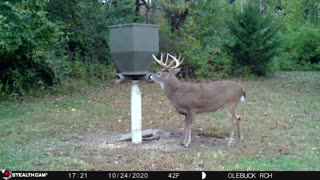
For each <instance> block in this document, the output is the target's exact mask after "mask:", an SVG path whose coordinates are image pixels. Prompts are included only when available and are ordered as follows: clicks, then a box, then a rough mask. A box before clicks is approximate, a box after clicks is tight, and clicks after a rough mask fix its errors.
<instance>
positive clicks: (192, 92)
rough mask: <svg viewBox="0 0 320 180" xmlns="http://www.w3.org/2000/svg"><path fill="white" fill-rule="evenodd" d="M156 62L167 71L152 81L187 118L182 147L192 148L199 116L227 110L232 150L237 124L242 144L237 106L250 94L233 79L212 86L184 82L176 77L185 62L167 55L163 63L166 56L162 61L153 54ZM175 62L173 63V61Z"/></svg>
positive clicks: (162, 70)
mask: <svg viewBox="0 0 320 180" xmlns="http://www.w3.org/2000/svg"><path fill="white" fill-rule="evenodd" d="M152 57H153V59H154V60H155V61H156V62H157V63H158V64H159V65H161V66H162V67H163V68H162V69H161V70H160V71H158V72H156V73H154V74H152V75H151V76H150V79H151V80H152V81H154V82H156V83H159V84H160V87H161V89H162V90H163V91H164V93H165V95H166V96H167V98H168V99H169V100H170V102H171V104H172V105H173V107H174V108H175V110H176V111H177V112H178V113H179V114H181V115H184V116H185V121H184V131H185V132H184V133H185V135H184V140H183V143H182V145H184V146H185V147H189V145H190V143H191V128H192V123H193V121H194V117H195V115H196V114H200V113H214V112H217V111H221V110H222V111H224V112H225V114H226V116H227V118H229V119H230V120H231V125H232V126H231V132H230V136H229V142H228V147H229V146H230V145H231V143H232V140H233V138H234V129H235V124H236V125H237V129H238V135H239V141H240V142H242V141H243V136H242V131H241V124H240V121H241V117H240V116H238V115H237V114H236V113H235V110H236V107H237V105H238V104H239V103H240V102H243V101H244V100H245V98H246V93H245V91H244V89H243V88H242V87H241V86H240V84H239V83H237V82H235V81H231V80H224V81H215V82H211V83H188V82H181V81H180V80H179V79H178V78H177V77H176V75H177V74H178V73H179V71H180V69H181V68H179V66H180V65H181V63H182V62H183V60H184V59H181V56H180V55H179V58H176V57H175V56H173V55H171V54H169V53H167V55H166V59H165V60H163V57H164V56H163V53H161V55H160V59H157V57H156V56H155V55H154V54H152ZM169 58H170V59H172V60H171V61H170V60H169Z"/></svg>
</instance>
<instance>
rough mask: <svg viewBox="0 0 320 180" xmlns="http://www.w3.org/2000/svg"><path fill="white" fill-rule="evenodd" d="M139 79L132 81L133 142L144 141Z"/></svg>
mask: <svg viewBox="0 0 320 180" xmlns="http://www.w3.org/2000/svg"><path fill="white" fill-rule="evenodd" d="M138 83H139V81H134V80H133V81H132V86H131V135H132V139H131V140H132V141H131V142H132V143H133V144H139V143H141V142H142V133H141V109H142V108H141V91H140V88H139V86H138Z"/></svg>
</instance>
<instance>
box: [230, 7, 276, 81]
mask: <svg viewBox="0 0 320 180" xmlns="http://www.w3.org/2000/svg"><path fill="white" fill-rule="evenodd" d="M229 28H230V32H231V34H232V35H233V36H234V37H235V42H234V44H232V45H231V46H230V52H231V54H232V56H233V63H232V71H233V73H234V74H250V73H254V74H255V75H259V76H263V75H266V73H267V72H268V71H270V68H269V67H270V62H271V60H272V58H273V57H274V56H275V55H277V47H278V44H279V42H278V40H277V38H276V35H277V30H278V29H277V27H276V26H275V24H274V23H273V18H272V17H271V16H263V15H261V13H260V10H259V6H257V5H253V4H251V3H249V4H248V5H246V6H245V8H244V12H243V13H241V12H240V13H235V15H234V17H233V21H231V23H230V24H229Z"/></svg>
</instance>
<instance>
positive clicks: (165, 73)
mask: <svg viewBox="0 0 320 180" xmlns="http://www.w3.org/2000/svg"><path fill="white" fill-rule="evenodd" d="M152 57H153V59H154V60H155V61H156V62H157V63H158V64H160V65H161V66H162V67H163V68H162V70H161V71H159V72H157V73H155V74H152V75H151V76H150V78H151V80H153V81H155V82H157V83H160V85H161V87H162V88H163V82H164V81H167V80H169V79H170V78H171V76H175V75H176V74H178V73H179V71H180V68H178V67H179V66H180V65H181V63H182V62H183V60H184V59H182V60H181V59H180V57H181V56H180V55H179V58H178V59H177V58H176V57H175V56H173V55H171V54H169V53H167V55H166V59H165V60H163V53H161V55H160V60H159V59H157V57H156V56H155V55H153V54H152ZM169 58H171V60H170V59H169Z"/></svg>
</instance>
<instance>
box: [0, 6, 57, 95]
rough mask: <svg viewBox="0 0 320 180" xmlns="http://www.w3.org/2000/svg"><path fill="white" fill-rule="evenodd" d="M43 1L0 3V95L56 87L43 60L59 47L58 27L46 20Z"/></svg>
mask: <svg viewBox="0 0 320 180" xmlns="http://www.w3.org/2000/svg"><path fill="white" fill-rule="evenodd" d="M45 2H46V1H45V0H36V1H33V2H30V1H23V2H16V1H6V2H0V57H1V58H0V71H1V74H0V84H1V87H2V88H1V89H0V91H2V93H6V94H18V95H22V94H24V93H25V92H27V91H29V90H30V89H32V88H39V87H40V88H42V87H43V86H44V85H52V84H54V83H55V77H54V74H53V72H52V69H51V68H50V67H49V66H48V65H47V64H46V63H45V59H47V57H48V56H50V55H51V54H52V53H53V50H52V49H51V48H52V47H55V45H56V44H58V43H59V37H60V35H61V32H60V31H59V28H58V26H56V25H55V24H54V23H52V22H51V21H49V20H48V19H47V18H46V13H45V11H44V7H45Z"/></svg>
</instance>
